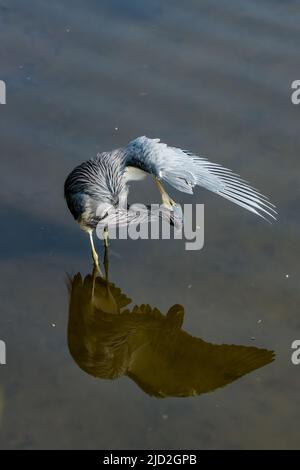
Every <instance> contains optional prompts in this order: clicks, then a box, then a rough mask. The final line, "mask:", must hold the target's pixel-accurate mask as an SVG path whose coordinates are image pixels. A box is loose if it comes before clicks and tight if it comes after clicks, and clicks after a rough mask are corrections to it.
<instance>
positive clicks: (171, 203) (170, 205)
mask: <svg viewBox="0 0 300 470" xmlns="http://www.w3.org/2000/svg"><path fill="white" fill-rule="evenodd" d="M162 203H163V206H164V207H166V208H167V209H170V210H173V208H174V207H177V204H176V202H175V201H173V199H171V198H170V196H168V195H167V194H163V195H162Z"/></svg>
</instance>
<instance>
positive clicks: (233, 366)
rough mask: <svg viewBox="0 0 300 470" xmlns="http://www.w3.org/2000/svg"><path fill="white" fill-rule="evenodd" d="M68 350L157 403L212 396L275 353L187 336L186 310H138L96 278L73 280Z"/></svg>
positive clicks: (91, 370) (91, 369)
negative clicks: (156, 399) (131, 384)
mask: <svg viewBox="0 0 300 470" xmlns="http://www.w3.org/2000/svg"><path fill="white" fill-rule="evenodd" d="M69 288H70V306H69V325H68V345H69V350H70V353H71V355H72V357H73V359H74V360H75V362H76V363H77V364H78V365H79V367H81V369H83V370H84V371H85V372H87V373H88V374H90V375H93V376H95V377H100V378H102V379H116V378H118V377H121V376H122V375H127V376H128V377H130V378H131V379H132V380H134V381H135V382H136V383H137V385H139V387H140V388H142V389H143V390H144V391H145V392H146V393H148V394H150V395H154V396H157V397H166V396H174V397H175V396H176V397H183V396H191V395H199V394H201V393H205V392H210V391H212V390H215V389H216V388H218V387H222V386H224V385H226V384H228V383H230V382H233V381H234V380H236V379H238V378H239V377H242V376H243V375H245V374H247V373H249V372H251V371H253V370H255V369H258V368H259V367H263V366H264V365H266V364H268V363H270V362H272V361H273V360H274V353H273V352H272V351H267V350H266V349H258V348H255V347H249V346H237V345H228V344H222V345H216V344H211V343H207V342H206V341H203V340H202V339H200V338H195V337H193V336H191V335H190V334H188V333H186V332H185V331H183V330H182V324H183V317H184V309H183V307H182V306H180V305H174V306H173V307H171V308H170V310H169V311H168V313H167V314H166V315H163V314H162V313H161V312H160V311H159V310H158V309H157V308H152V307H150V306H149V305H141V306H139V307H138V306H135V307H134V308H132V309H131V310H129V309H128V305H129V304H130V303H131V300H130V299H129V298H128V297H127V296H126V295H125V294H123V293H122V292H121V290H120V289H119V288H117V287H116V286H115V285H114V284H112V283H109V282H108V281H106V280H104V279H102V278H101V277H99V276H98V277H96V272H95V271H94V273H93V275H90V276H87V277H86V278H85V279H84V280H83V279H82V277H81V275H80V274H77V275H75V276H74V277H73V279H72V280H70V286H69Z"/></svg>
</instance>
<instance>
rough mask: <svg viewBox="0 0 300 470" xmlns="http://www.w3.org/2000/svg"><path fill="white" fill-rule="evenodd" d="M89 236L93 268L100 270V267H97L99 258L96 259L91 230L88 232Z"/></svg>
mask: <svg viewBox="0 0 300 470" xmlns="http://www.w3.org/2000/svg"><path fill="white" fill-rule="evenodd" d="M89 236H90V242H91V248H92V257H93V260H94V265H95V268H97V270H98V271H100V269H99V260H98V255H97V251H96V250H95V246H94V240H93V232H92V231H90V232H89Z"/></svg>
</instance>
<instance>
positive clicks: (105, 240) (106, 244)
mask: <svg viewBox="0 0 300 470" xmlns="http://www.w3.org/2000/svg"><path fill="white" fill-rule="evenodd" d="M103 239H104V269H105V277H106V280H108V227H105V228H104V230H103Z"/></svg>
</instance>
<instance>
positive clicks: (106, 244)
mask: <svg viewBox="0 0 300 470" xmlns="http://www.w3.org/2000/svg"><path fill="white" fill-rule="evenodd" d="M103 240H104V245H105V246H106V248H108V227H105V228H104V230H103Z"/></svg>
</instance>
